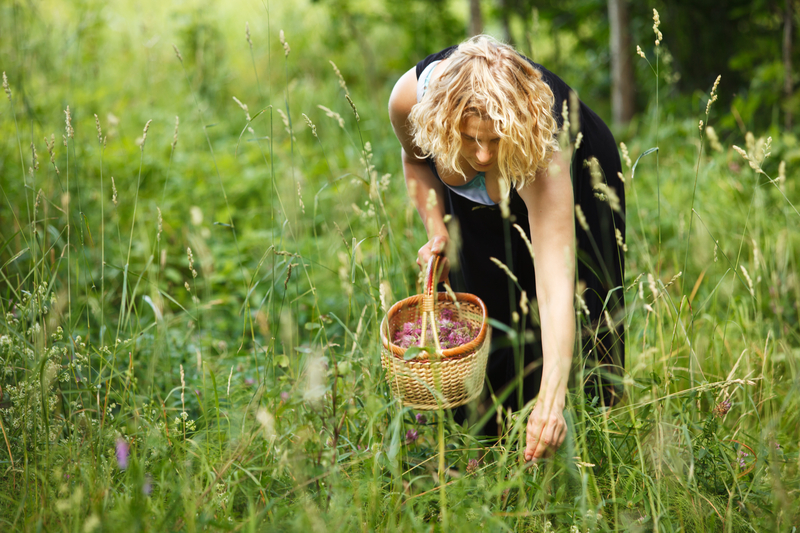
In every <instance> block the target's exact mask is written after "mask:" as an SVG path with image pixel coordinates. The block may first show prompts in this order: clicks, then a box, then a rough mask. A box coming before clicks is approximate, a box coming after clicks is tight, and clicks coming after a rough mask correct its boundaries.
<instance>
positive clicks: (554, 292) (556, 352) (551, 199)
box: [519, 152, 576, 460]
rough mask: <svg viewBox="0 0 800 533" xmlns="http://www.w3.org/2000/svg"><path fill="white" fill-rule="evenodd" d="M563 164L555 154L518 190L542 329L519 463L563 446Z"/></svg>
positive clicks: (570, 333) (568, 331)
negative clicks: (537, 378) (534, 394)
mask: <svg viewBox="0 0 800 533" xmlns="http://www.w3.org/2000/svg"><path fill="white" fill-rule="evenodd" d="M569 170H570V169H569V159H568V158H567V157H565V155H564V153H563V152H556V153H555V154H554V155H553V160H552V163H551V165H550V169H549V170H548V171H545V172H540V173H539V175H537V177H536V180H534V182H533V183H531V184H529V185H527V186H526V187H524V188H522V189H521V190H520V191H519V194H520V196H521V197H522V199H523V200H524V201H525V204H526V206H527V207H528V217H529V220H530V227H531V244H532V245H533V252H534V266H535V269H536V298H537V300H538V302H539V318H540V321H541V329H542V352H543V367H542V384H541V388H540V389H539V397H538V398H537V401H536V406H535V407H534V410H533V412H532V413H531V416H530V418H529V420H528V428H527V445H526V448H525V459H526V460H531V459H539V458H541V457H545V456H547V455H549V454H550V453H552V451H553V450H555V449H556V448H558V447H559V446H560V445H561V443H562V442H563V441H564V437H565V435H566V423H565V421H564V416H563V410H564V406H565V398H566V392H567V381H568V379H569V372H570V368H571V365H572V354H573V350H574V345H575V329H576V325H575V313H574V310H573V309H574V308H573V302H574V298H575V217H574V202H573V191H572V181H571V179H570V172H569Z"/></svg>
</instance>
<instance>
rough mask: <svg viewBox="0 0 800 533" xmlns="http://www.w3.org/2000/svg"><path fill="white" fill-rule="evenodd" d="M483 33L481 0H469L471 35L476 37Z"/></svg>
mask: <svg viewBox="0 0 800 533" xmlns="http://www.w3.org/2000/svg"><path fill="white" fill-rule="evenodd" d="M481 33H483V15H482V14H481V0H469V35H470V37H474V36H476V35H480V34H481Z"/></svg>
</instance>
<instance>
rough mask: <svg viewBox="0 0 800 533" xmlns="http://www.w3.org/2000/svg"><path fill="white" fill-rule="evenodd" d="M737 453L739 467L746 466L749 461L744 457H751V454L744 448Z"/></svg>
mask: <svg viewBox="0 0 800 533" xmlns="http://www.w3.org/2000/svg"><path fill="white" fill-rule="evenodd" d="M736 455H737V457H738V458H739V468H744V467H745V466H747V463H746V462H745V459H744V458H745V457H750V454H749V453H747V452H746V451H744V450H739V453H738V454H736Z"/></svg>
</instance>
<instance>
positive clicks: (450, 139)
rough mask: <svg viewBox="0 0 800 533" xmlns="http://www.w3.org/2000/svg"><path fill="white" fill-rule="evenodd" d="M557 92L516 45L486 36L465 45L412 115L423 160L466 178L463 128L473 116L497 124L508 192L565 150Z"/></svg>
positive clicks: (500, 162) (503, 179)
mask: <svg viewBox="0 0 800 533" xmlns="http://www.w3.org/2000/svg"><path fill="white" fill-rule="evenodd" d="M553 101H554V97H553V91H552V90H550V87H549V86H548V85H547V84H546V83H545V82H544V80H542V73H541V72H539V71H538V70H536V69H535V68H534V67H533V66H532V65H531V64H530V63H529V62H528V61H527V60H526V59H525V58H524V57H522V56H521V55H520V54H519V53H517V51H516V50H514V49H513V48H512V47H510V46H508V45H506V44H503V43H501V42H499V41H497V40H496V39H494V38H493V37H490V36H488V35H478V36H476V37H473V38H471V39H469V40H467V41H465V42H463V43H461V44H460V45H459V46H458V48H457V49H456V50H454V51H453V53H452V54H451V55H450V57H449V61H448V62H447V63H446V64H445V65H443V72H442V74H441V76H439V77H438V79H437V80H431V83H430V85H429V86H428V89H427V91H426V93H425V95H424V96H423V98H422V101H420V102H419V103H417V104H416V105H415V106H414V107H413V108H412V109H411V114H410V115H409V121H410V123H411V132H412V134H413V136H414V142H415V143H416V145H417V146H418V147H419V148H420V150H421V151H422V153H423V154H424V155H425V157H435V158H436V161H437V163H439V164H440V165H442V166H444V167H446V168H450V169H452V170H454V171H455V172H458V173H459V174H461V175H462V176H463V177H464V179H465V180H466V175H465V174H464V172H463V171H462V170H461V168H460V167H459V165H458V157H459V152H460V150H461V126H462V124H463V122H464V120H466V119H467V118H469V117H472V116H477V117H479V118H481V119H490V120H493V121H494V122H495V124H496V127H497V129H498V132H497V133H498V135H499V137H500V142H499V146H498V152H497V161H498V167H499V171H500V179H501V182H502V185H503V187H504V190H505V191H509V190H510V187H516V188H520V187H522V186H524V185H525V184H527V183H529V182H531V181H533V179H534V177H535V175H536V172H537V171H539V170H542V169H544V168H546V167H547V164H548V163H549V160H550V157H551V155H552V153H553V152H554V151H557V150H559V145H558V141H557V135H558V124H557V122H556V120H555V118H554V117H553V112H552V108H553Z"/></svg>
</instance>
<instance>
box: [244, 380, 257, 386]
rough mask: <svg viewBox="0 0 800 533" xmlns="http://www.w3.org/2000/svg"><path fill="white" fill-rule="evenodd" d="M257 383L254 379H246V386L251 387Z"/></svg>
mask: <svg viewBox="0 0 800 533" xmlns="http://www.w3.org/2000/svg"><path fill="white" fill-rule="evenodd" d="M255 382H256V380H254V379H253V378H244V384H245V385H248V386H250V385H253V384H254V383H255Z"/></svg>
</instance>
